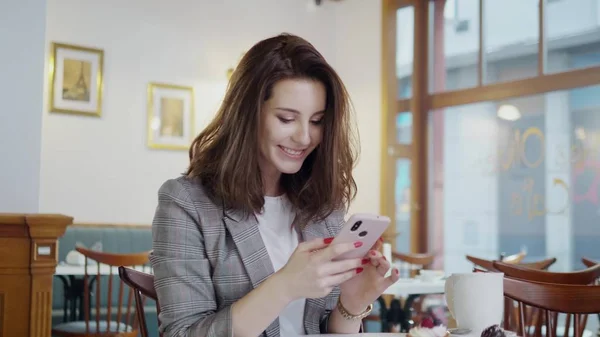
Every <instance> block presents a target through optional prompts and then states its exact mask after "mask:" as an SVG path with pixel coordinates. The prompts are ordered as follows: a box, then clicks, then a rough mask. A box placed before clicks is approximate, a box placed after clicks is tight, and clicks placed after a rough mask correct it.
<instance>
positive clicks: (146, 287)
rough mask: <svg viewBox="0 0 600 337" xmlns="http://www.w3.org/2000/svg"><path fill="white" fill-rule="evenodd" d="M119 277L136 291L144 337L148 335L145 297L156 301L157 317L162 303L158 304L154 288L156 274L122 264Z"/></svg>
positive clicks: (138, 312)
mask: <svg viewBox="0 0 600 337" xmlns="http://www.w3.org/2000/svg"><path fill="white" fill-rule="evenodd" d="M119 277H120V278H121V280H122V281H123V282H125V284H127V285H128V286H129V287H131V289H132V290H133V292H134V297H135V305H136V309H137V310H136V312H137V316H138V317H137V318H138V321H139V323H140V324H139V326H140V332H141V334H142V337H148V327H147V326H146V315H145V313H144V302H145V298H150V299H152V300H154V301H155V303H156V315H157V318H158V315H159V314H160V305H159V304H158V298H157V296H156V289H155V288H154V275H152V274H147V273H144V272H141V271H138V270H135V269H131V268H127V267H124V266H121V267H119ZM142 296H144V298H142ZM159 325H160V321H159ZM161 336H162V334H161Z"/></svg>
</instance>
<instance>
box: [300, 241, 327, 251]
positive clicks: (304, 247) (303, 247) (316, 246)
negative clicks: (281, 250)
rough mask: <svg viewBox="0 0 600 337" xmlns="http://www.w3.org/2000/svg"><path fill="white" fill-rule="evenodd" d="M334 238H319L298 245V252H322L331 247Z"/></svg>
mask: <svg viewBox="0 0 600 337" xmlns="http://www.w3.org/2000/svg"><path fill="white" fill-rule="evenodd" d="M331 241H333V238H318V239H313V240H309V241H304V242H302V243H300V244H299V245H298V250H299V251H303V252H311V251H315V250H320V249H323V248H326V247H327V246H329V244H330V243H331Z"/></svg>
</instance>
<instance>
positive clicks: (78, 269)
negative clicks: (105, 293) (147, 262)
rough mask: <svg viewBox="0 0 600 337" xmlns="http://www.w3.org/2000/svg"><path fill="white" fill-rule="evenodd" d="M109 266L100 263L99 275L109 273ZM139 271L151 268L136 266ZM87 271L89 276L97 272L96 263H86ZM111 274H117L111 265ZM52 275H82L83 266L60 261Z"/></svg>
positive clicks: (148, 271) (116, 270)
mask: <svg viewBox="0 0 600 337" xmlns="http://www.w3.org/2000/svg"><path fill="white" fill-rule="evenodd" d="M110 269H111V267H110V266H109V265H106V264H100V275H110ZM136 269H137V270H139V271H143V272H145V273H151V272H152V268H151V267H149V266H146V267H144V268H136ZM87 273H88V275H90V276H94V275H97V274H98V266H97V265H88V267H87ZM112 274H113V275H119V268H118V267H112ZM54 275H57V276H59V275H72V276H83V275H85V266H83V265H72V264H66V263H64V262H61V263H60V264H59V265H58V266H56V272H55V273H54Z"/></svg>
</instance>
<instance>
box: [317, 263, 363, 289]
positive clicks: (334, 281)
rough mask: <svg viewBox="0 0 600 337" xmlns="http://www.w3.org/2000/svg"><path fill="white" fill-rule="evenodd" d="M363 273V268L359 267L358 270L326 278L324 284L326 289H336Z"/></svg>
mask: <svg viewBox="0 0 600 337" xmlns="http://www.w3.org/2000/svg"><path fill="white" fill-rule="evenodd" d="M362 271H363V268H362V267H359V268H357V269H352V270H349V271H346V272H343V273H339V274H335V275H332V276H329V277H326V278H325V279H324V281H323V282H324V285H325V286H326V287H335V286H337V285H340V284H342V283H344V282H346V281H348V280H349V279H351V278H353V277H354V276H356V275H358V274H360V273H362Z"/></svg>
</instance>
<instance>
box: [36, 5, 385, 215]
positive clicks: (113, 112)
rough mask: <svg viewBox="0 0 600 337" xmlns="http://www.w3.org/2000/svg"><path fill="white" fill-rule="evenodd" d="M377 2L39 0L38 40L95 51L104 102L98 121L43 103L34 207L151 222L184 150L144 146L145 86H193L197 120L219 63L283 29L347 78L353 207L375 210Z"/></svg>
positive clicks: (220, 86)
mask: <svg viewBox="0 0 600 337" xmlns="http://www.w3.org/2000/svg"><path fill="white" fill-rule="evenodd" d="M380 6H381V5H380V1H369V2H368V5H367V4H366V2H365V1H360V0H347V1H344V2H342V3H328V2H326V3H325V4H324V5H322V6H321V7H318V8H316V10H312V11H311V10H308V7H307V1H305V0H253V1H245V0H229V1H219V2H217V1H214V2H213V1H210V2H209V1H202V2H201V1H179V2H170V3H169V4H167V3H166V2H164V1H158V0H152V1H149V0H135V1H128V2H125V3H124V2H122V1H117V0H107V1H102V2H81V1H76V0H49V1H48V12H47V20H48V22H47V45H49V43H50V42H52V41H60V42H64V43H71V44H81V45H87V46H92V47H97V48H103V49H104V52H105V78H104V79H105V82H104V101H103V109H104V111H103V117H102V118H101V119H97V118H84V117H78V116H71V115H60V114H54V113H52V114H49V113H48V112H47V111H46V110H44V128H43V132H42V134H43V147H42V156H41V157H42V165H41V191H40V210H41V211H52V212H61V213H65V214H69V215H72V216H74V217H75V221H79V222H92V221H93V222H118V223H149V222H150V221H151V219H152V216H153V212H154V207H155V205H156V192H157V189H158V187H159V186H160V185H161V184H162V182H163V181H164V180H166V179H169V178H171V177H175V176H177V175H179V174H180V173H181V172H183V171H184V170H185V169H186V165H187V153H185V152H174V151H157V150H150V149H147V148H146V145H145V144H146V105H145V99H146V97H145V90H146V85H147V83H148V82H150V81H160V82H169V83H176V84H183V85H193V86H194V88H195V90H196V114H197V116H198V118H197V119H198V128H201V127H202V126H203V125H205V123H206V121H207V120H208V119H209V118H210V117H211V116H212V114H213V113H214V111H215V109H216V107H217V106H218V103H219V100H220V98H221V95H222V93H223V91H224V86H225V84H226V82H225V72H226V69H227V68H228V67H230V66H231V65H232V64H234V63H235V62H236V61H237V59H238V58H239V56H240V53H241V52H243V51H244V50H246V49H247V48H249V47H250V46H251V45H252V44H254V43H255V42H257V41H258V40H260V39H263V38H266V37H268V36H271V35H275V34H278V33H280V32H284V31H285V32H290V33H295V34H299V35H301V36H303V37H305V38H306V39H308V40H309V41H311V42H312V43H313V44H314V45H315V46H316V47H317V48H318V49H319V50H320V51H321V52H322V53H323V55H324V56H325V57H326V58H327V59H328V60H329V61H330V62H331V63H332V64H333V66H334V67H335V68H336V69H337V70H338V71H339V72H340V74H341V76H342V78H343V79H344V80H345V81H346V84H347V86H348V88H349V90H350V92H351V94H352V95H353V100H354V103H355V105H356V108H357V110H358V121H359V123H360V124H361V126H360V131H361V136H362V149H363V150H362V161H361V164H360V165H359V166H358V167H357V170H356V172H357V177H356V179H357V181H358V184H359V196H358V199H357V201H356V203H355V205H354V208H358V209H360V210H362V211H373V212H376V211H378V210H379V171H380V170H379V166H380V165H379V162H380V160H379V150H380V146H379V136H378V135H379V128H380V125H379V124H380V123H379V116H380V112H381V107H380V93H379V92H380V87H379V86H380V63H381V62H380V49H381V48H380V42H379V41H380V38H379V37H380V31H379V27H380V26H381V25H380ZM116 8H119V10H116ZM257 8H260V9H261V10H260V11H257V10H256V9H257ZM357 20H361V26H362V27H363V28H362V29H359V28H358V26H357V25H356V22H357ZM365 27H367V28H365ZM367 150H368V151H367Z"/></svg>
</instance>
